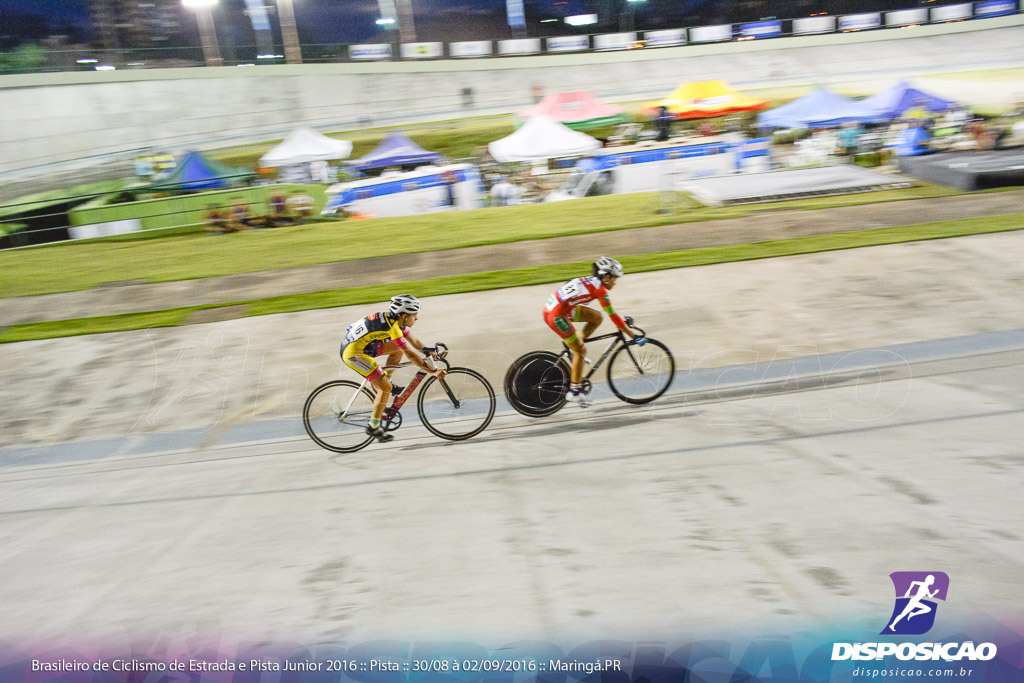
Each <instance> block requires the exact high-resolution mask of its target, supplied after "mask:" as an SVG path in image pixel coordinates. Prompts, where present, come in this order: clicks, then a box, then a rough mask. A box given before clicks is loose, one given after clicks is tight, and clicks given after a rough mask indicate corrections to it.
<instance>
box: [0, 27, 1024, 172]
mask: <svg viewBox="0 0 1024 683" xmlns="http://www.w3.org/2000/svg"><path fill="white" fill-rule="evenodd" d="M1022 65H1024V15H1021V14H1017V15H1013V16H1007V17H998V18H992V19H982V20H973V21H965V22H956V23H949V24H939V25H928V26H914V27H908V28H905V29H888V30H875V31H864V32H857V33H844V34H827V35H816V36H802V37H792V38H777V39H771V40H762V41H746V42H727V43H717V44H709V45H691V46H684V47H674V48H659V49H648V50H629V51H623V52H600V53H581V54H563V55H551V56H533V57H509V58H491V59H479V60H442V61H430V62H376V63H344V64H308V65H273V66H260V67H254V68H239V67H208V68H192V69H152V70H130V71H104V72H69V73H51V74H26V75H15V76H2V77H0V181H2V180H3V176H4V174H8V177H12V176H14V175H24V174H26V173H31V172H32V171H33V170H37V171H39V172H45V171H46V169H47V168H54V165H76V164H80V165H92V164H97V163H102V162H103V161H104V160H105V159H112V158H124V157H131V156H135V155H138V154H142V153H146V152H149V151H152V150H154V149H171V150H178V149H181V148H183V147H186V146H187V147H190V148H197V149H209V148H215V147H224V146H230V145H236V144H237V145H242V144H249V143H254V142H260V141H266V140H273V139H280V138H282V137H283V136H284V135H285V134H286V133H287V132H288V131H289V130H290V129H292V128H293V127H295V126H298V125H311V126H314V127H318V128H319V129H321V130H323V131H344V130H351V129H355V128H364V127H371V126H388V125H406V124H409V123H417V122H424V121H431V120H445V119H453V118H462V117H469V116H480V115H486V114H498V113H505V112H514V111H517V110H519V109H521V108H524V107H526V106H528V105H529V104H530V103H531V99H530V97H531V92H532V89H533V87H534V86H540V87H542V88H543V90H544V92H545V93H551V92H559V91H564V90H570V89H573V90H575V89H586V90H591V91H593V92H594V93H595V94H597V95H598V96H600V97H602V98H603V99H605V100H611V101H619V102H622V101H630V100H642V99H647V98H654V97H658V96H661V95H663V94H665V93H667V92H668V91H670V90H671V89H673V88H674V87H675V86H677V85H678V84H679V83H681V82H685V81H694V80H697V81H699V80H710V79H718V78H724V79H727V80H729V81H730V82H731V83H732V84H733V85H734V86H735V87H737V88H741V89H756V88H771V87H785V86H800V85H809V84H822V85H837V84H842V83H849V82H865V81H868V82H878V83H880V86H879V87H883V86H884V85H887V84H888V83H887V82H888V81H891V80H892V79H894V78H897V77H902V76H907V75H914V74H926V73H943V72H954V71H964V70H969V69H979V68H994V67H1015V66H1022ZM467 91H469V92H471V98H472V101H471V102H470V101H467V99H466V92H467ZM1019 95H1020V93H1007V94H1006V97H1007V98H1008V99H1009V98H1012V97H1015V96H1019ZM14 172H17V173H16V174H15V173H14Z"/></svg>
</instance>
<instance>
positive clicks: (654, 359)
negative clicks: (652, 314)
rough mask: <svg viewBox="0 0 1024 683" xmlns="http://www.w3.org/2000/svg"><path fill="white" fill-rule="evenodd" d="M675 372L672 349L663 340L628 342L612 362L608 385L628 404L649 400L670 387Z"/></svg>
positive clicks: (609, 363)
mask: <svg viewBox="0 0 1024 683" xmlns="http://www.w3.org/2000/svg"><path fill="white" fill-rule="evenodd" d="M675 371H676V364H675V360H673V358H672V352H671V351H669V350H668V347H666V346H665V345H664V344H662V343H661V342H660V341H658V340H656V339H648V340H647V343H646V344H644V345H643V346H639V345H637V344H626V345H625V346H621V347H619V348H618V350H616V351H615V353H614V354H612V357H611V360H610V361H609V362H608V387H609V388H610V389H611V390H612V393H613V394H615V395H616V396H617V397H618V398H620V399H622V400H623V401H625V402H626V403H638V404H639V403H649V402H651V401H653V400H654V399H656V398H658V397H659V396H661V395H662V394H664V393H665V391H667V390H668V388H669V386H670V385H671V384H672V379H673V377H674V376H675Z"/></svg>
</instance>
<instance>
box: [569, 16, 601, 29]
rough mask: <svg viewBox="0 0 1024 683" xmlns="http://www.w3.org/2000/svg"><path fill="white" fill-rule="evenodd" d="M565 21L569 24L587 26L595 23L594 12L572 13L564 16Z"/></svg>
mask: <svg viewBox="0 0 1024 683" xmlns="http://www.w3.org/2000/svg"><path fill="white" fill-rule="evenodd" d="M565 23H567V24H569V25H570V26H587V25H589V24H596V23H597V15H596V14H574V15H572V16H571V17H566V18H565Z"/></svg>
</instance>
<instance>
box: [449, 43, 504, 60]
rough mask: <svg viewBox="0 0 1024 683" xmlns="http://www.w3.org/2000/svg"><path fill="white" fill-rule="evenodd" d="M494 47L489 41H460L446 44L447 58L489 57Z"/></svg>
mask: <svg viewBox="0 0 1024 683" xmlns="http://www.w3.org/2000/svg"><path fill="white" fill-rule="evenodd" d="M493 51H494V46H493V45H492V44H491V41H489V40H462V41H459V42H456V43H448V56H449V57H490V56H491V53H492V52H493Z"/></svg>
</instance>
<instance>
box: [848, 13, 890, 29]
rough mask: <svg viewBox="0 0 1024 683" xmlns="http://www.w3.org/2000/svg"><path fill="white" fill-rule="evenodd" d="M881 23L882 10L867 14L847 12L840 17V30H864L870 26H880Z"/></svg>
mask: <svg viewBox="0 0 1024 683" xmlns="http://www.w3.org/2000/svg"><path fill="white" fill-rule="evenodd" d="M881 25H882V14H881V12H867V13H865V14H847V15H844V16H841V17H839V30H840V31H863V30H865V29H869V28H879V27H880V26H881Z"/></svg>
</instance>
